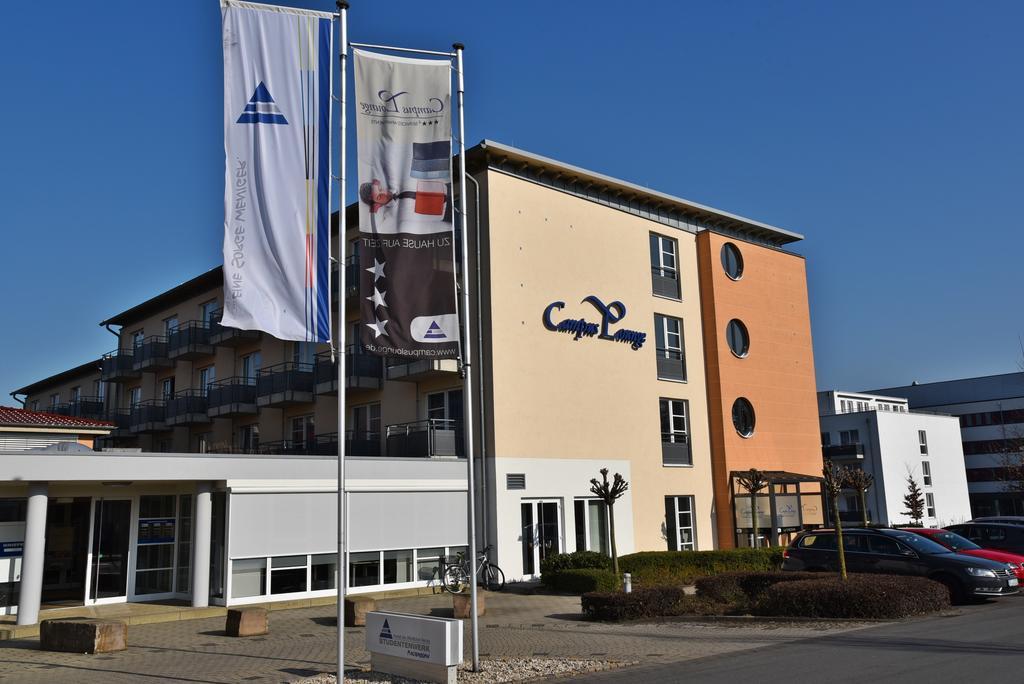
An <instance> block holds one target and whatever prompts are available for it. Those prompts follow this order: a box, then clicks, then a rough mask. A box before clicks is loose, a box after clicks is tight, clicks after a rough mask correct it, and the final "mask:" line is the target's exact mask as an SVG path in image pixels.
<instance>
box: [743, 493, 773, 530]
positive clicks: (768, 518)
mask: <svg viewBox="0 0 1024 684" xmlns="http://www.w3.org/2000/svg"><path fill="white" fill-rule="evenodd" d="M757 526H758V527H759V528H766V527H771V526H772V509H771V501H769V500H768V496H767V495H766V494H759V495H758V496H757ZM736 527H738V528H740V529H743V530H747V529H750V496H749V495H747V496H743V495H737V496H736Z"/></svg>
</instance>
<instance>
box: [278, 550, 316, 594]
mask: <svg viewBox="0 0 1024 684" xmlns="http://www.w3.org/2000/svg"><path fill="white" fill-rule="evenodd" d="M306 588H307V587H306V556H281V557H279V558H271V559H270V593H271V594H296V593H300V592H304V591H306Z"/></svg>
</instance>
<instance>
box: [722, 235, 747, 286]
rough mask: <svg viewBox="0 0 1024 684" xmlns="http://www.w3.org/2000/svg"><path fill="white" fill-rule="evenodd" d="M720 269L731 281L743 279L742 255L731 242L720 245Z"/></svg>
mask: <svg viewBox="0 0 1024 684" xmlns="http://www.w3.org/2000/svg"><path fill="white" fill-rule="evenodd" d="M722 268H724V269H725V274H726V275H727V276H729V277H730V278H732V279H733V280H739V279H740V278H742V277H743V255H742V254H740V250H739V247H737V246H736V245H734V244H732V243H731V242H726V243H725V244H724V245H722Z"/></svg>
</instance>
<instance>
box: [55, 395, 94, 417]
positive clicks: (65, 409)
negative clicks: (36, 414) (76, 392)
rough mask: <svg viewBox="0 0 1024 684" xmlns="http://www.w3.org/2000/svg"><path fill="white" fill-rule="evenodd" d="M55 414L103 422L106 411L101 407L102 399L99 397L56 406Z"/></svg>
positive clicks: (83, 398)
mask: <svg viewBox="0 0 1024 684" xmlns="http://www.w3.org/2000/svg"><path fill="white" fill-rule="evenodd" d="M56 413H58V414H60V415H62V416H73V417H75V418H88V419H89V420H104V418H105V416H106V409H105V408H104V407H103V399H102V398H100V397H79V398H78V399H72V400H71V401H69V402H68V403H66V404H61V405H60V406H58V407H57V411H56Z"/></svg>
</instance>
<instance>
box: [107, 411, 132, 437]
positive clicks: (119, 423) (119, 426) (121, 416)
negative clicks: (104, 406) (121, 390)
mask: <svg viewBox="0 0 1024 684" xmlns="http://www.w3.org/2000/svg"><path fill="white" fill-rule="evenodd" d="M104 420H106V421H108V422H110V423H113V424H114V429H113V430H111V431H110V436H111V437H125V436H127V435H129V434H131V423H132V412H131V411H130V410H128V409H116V410H114V411H108V412H107V415H106V416H105V417H104Z"/></svg>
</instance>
